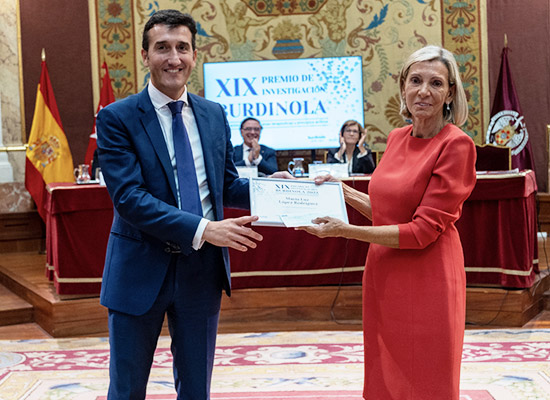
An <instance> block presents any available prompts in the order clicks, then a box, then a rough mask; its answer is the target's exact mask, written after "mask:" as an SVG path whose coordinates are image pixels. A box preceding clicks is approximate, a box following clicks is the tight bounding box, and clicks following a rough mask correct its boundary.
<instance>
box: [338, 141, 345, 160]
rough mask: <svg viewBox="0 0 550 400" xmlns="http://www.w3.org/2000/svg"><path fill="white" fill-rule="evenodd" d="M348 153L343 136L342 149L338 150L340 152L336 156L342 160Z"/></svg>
mask: <svg viewBox="0 0 550 400" xmlns="http://www.w3.org/2000/svg"><path fill="white" fill-rule="evenodd" d="M345 152H346V141H345V140H344V137H343V136H340V148H339V149H338V152H337V153H336V155H337V156H338V158H339V159H340V160H342V157H343V156H344V153H345Z"/></svg>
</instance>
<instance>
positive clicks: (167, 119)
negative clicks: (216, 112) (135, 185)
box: [147, 82, 214, 250]
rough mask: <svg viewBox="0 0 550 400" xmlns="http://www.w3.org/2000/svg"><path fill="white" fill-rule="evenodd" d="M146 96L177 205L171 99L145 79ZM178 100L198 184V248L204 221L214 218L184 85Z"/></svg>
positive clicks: (202, 159)
mask: <svg viewBox="0 0 550 400" xmlns="http://www.w3.org/2000/svg"><path fill="white" fill-rule="evenodd" d="M147 91H148V93H149V97H150V98H151V102H152V103H153V107H155V111H156V112H157V118H158V120H159V123H160V127H161V129H162V134H163V135H164V141H165V142H166V147H167V148H168V154H169V155H170V162H171V163H172V169H173V171H174V178H175V180H176V189H177V194H178V206H179V207H180V208H181V199H180V192H179V183H178V171H177V168H176V153H175V151H174V139H173V135H172V112H171V111H170V109H169V108H168V103H171V102H173V101H175V100H173V99H171V98H170V97H168V96H166V95H165V94H164V93H162V92H161V91H160V90H158V89H157V88H156V87H154V86H153V84H152V83H151V82H149V86H148V87H147ZM178 100H182V101H183V102H184V106H183V109H182V110H181V115H182V118H183V123H184V125H185V129H186V130H187V134H188V136H189V142H190V144H191V151H192V152H193V160H194V162H195V172H196V173H197V183H198V185H199V196H200V199H201V206H202V215H203V216H204V218H202V220H201V222H200V223H199V226H198V227H197V231H196V232H195V237H194V238H193V244H192V246H193V248H194V249H195V250H198V249H200V247H201V246H202V244H203V240H202V235H203V233H204V230H205V229H206V225H207V224H208V221H213V220H214V210H213V208H212V201H211V200H210V191H209V190H208V181H207V178H206V168H205V166H204V157H203V154H202V145H201V137H200V135H199V129H198V128H197V121H195V115H194V114H193V110H192V109H191V107H190V106H189V100H188V99H187V87H186V88H185V91H184V92H183V94H182V95H181V97H180V98H179V99H178Z"/></svg>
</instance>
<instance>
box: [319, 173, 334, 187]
mask: <svg viewBox="0 0 550 400" xmlns="http://www.w3.org/2000/svg"><path fill="white" fill-rule="evenodd" d="M325 182H340V180H339V179H337V178H335V177H334V176H332V175H330V174H326V175H318V176H316V177H315V184H316V185H322V184H323V183H325Z"/></svg>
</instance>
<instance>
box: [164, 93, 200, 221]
mask: <svg viewBox="0 0 550 400" xmlns="http://www.w3.org/2000/svg"><path fill="white" fill-rule="evenodd" d="M168 108H170V111H172V135H173V137H174V152H175V153H176V170H177V172H178V186H179V191H180V201H181V209H182V210H184V211H188V212H190V213H193V214H196V215H200V216H201V217H202V206H201V199H200V196H199V185H198V183H197V173H196V172H195V161H194V160H193V152H192V151H191V144H190V143H189V136H188V135H187V130H186V129H185V125H184V124H183V119H182V116H181V109H182V108H183V101H181V100H180V101H173V102H171V103H168Z"/></svg>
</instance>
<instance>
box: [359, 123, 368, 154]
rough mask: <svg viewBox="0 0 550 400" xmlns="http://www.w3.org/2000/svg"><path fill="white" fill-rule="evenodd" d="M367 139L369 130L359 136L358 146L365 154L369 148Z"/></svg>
mask: <svg viewBox="0 0 550 400" xmlns="http://www.w3.org/2000/svg"><path fill="white" fill-rule="evenodd" d="M366 139H367V130H366V129H365V131H364V132H363V133H362V134H361V137H360V138H359V142H357V146H358V147H359V151H360V152H361V154H365V153H366V152H367V149H366V147H365V140H366Z"/></svg>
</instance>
